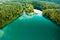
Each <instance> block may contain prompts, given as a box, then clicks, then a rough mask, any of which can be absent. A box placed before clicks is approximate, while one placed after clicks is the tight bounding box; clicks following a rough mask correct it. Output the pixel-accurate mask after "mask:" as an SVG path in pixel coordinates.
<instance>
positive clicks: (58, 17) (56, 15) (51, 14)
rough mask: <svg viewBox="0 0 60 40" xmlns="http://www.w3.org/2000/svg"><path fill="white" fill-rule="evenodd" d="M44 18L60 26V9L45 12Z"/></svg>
mask: <svg viewBox="0 0 60 40" xmlns="http://www.w3.org/2000/svg"><path fill="white" fill-rule="evenodd" d="M43 16H44V17H46V18H48V19H50V20H52V21H54V22H55V23H56V24H58V25H60V9H46V10H43Z"/></svg>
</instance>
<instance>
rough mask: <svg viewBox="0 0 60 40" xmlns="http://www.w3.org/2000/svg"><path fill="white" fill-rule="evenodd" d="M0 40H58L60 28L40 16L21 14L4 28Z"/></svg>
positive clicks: (59, 38) (59, 39)
mask: <svg viewBox="0 0 60 40" xmlns="http://www.w3.org/2000/svg"><path fill="white" fill-rule="evenodd" d="M3 31H4V35H3V36H2V37H1V38H0V40H60V28H59V27H58V26H57V25H55V24H54V23H52V22H51V21H50V20H48V19H45V18H44V17H42V16H38V15H33V16H32V17H29V16H27V15H23V16H21V17H19V18H17V19H16V20H15V21H13V22H12V23H10V24H8V25H7V26H6V27H5V28H4V29H3Z"/></svg>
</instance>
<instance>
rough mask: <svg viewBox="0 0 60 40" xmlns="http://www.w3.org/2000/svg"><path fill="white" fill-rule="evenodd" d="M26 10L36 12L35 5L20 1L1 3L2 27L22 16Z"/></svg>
mask: <svg viewBox="0 0 60 40" xmlns="http://www.w3.org/2000/svg"><path fill="white" fill-rule="evenodd" d="M24 10H25V11H26V13H31V12H34V11H33V6H32V5H31V4H27V3H26V4H24V5H23V4H22V3H20V2H7V3H4V4H0V28H3V27H4V25H6V24H8V23H10V22H11V21H13V20H15V19H16V18H17V17H19V16H21V15H22V14H23V11H24Z"/></svg>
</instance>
